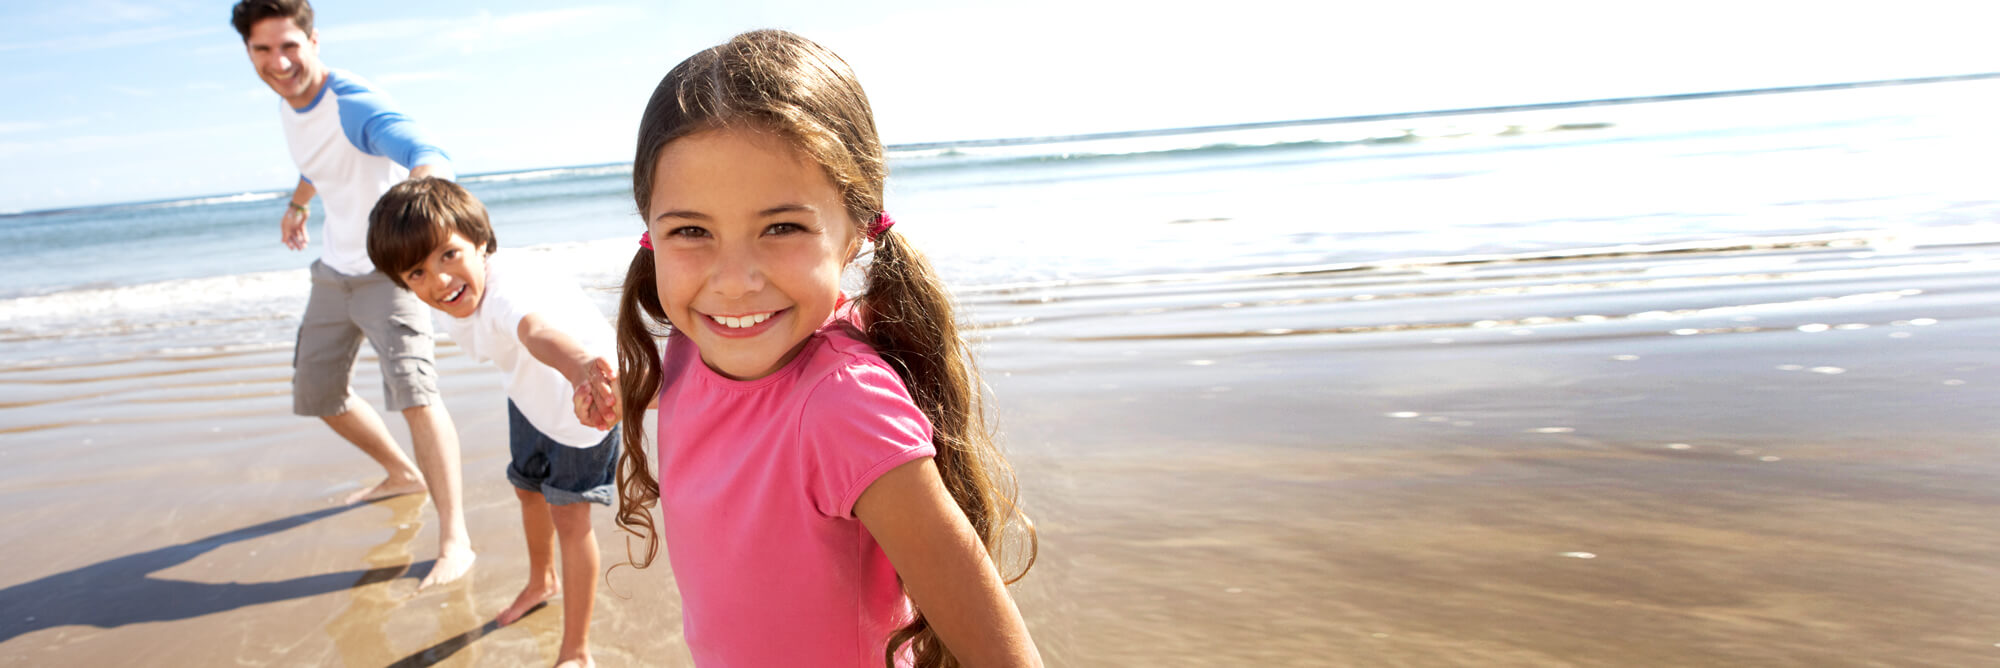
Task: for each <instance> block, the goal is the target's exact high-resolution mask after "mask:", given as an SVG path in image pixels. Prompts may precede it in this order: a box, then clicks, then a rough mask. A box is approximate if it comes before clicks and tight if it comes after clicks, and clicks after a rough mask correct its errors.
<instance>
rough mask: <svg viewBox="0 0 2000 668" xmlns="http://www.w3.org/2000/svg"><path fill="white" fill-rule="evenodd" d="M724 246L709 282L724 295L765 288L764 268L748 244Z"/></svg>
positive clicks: (717, 257) (730, 295) (735, 295)
mask: <svg viewBox="0 0 2000 668" xmlns="http://www.w3.org/2000/svg"><path fill="white" fill-rule="evenodd" d="M731 246H732V247H727V248H723V249H722V251H721V252H720V253H718V254H717V256H716V262H715V275H714V276H713V277H712V278H711V280H710V282H709V284H710V285H711V286H713V288H714V289H715V291H716V292H718V293H721V294H722V296H724V297H741V296H744V295H748V294H753V293H755V292H757V291H758V290H762V289H763V288H764V268H763V263H762V261H761V260H759V259H758V257H757V253H756V251H755V250H753V249H751V248H750V247H749V245H748V244H734V245H731Z"/></svg>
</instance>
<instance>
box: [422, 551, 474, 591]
mask: <svg viewBox="0 0 2000 668" xmlns="http://www.w3.org/2000/svg"><path fill="white" fill-rule="evenodd" d="M478 556H479V555H476V554H473V553H472V548H469V547H468V548H459V549H455V550H445V551H444V552H443V553H441V554H439V555H438V558H437V563H434V564H432V565H431V572H430V573H429V574H427V575H425V576H424V581H423V582H419V583H417V591H423V590H426V589H430V588H431V587H434V586H437V585H441V584H451V583H453V582H456V581H458V579H459V578H461V577H465V574H466V573H469V572H471V571H472V560H473V559H474V558H476V557H478Z"/></svg>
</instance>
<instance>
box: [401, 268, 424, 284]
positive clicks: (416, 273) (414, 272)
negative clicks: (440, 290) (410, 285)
mask: <svg viewBox="0 0 2000 668" xmlns="http://www.w3.org/2000/svg"><path fill="white" fill-rule="evenodd" d="M423 277H424V270H422V269H411V270H410V273H409V275H407V276H404V277H403V278H404V279H407V280H411V281H414V280H417V279H419V278H423Z"/></svg>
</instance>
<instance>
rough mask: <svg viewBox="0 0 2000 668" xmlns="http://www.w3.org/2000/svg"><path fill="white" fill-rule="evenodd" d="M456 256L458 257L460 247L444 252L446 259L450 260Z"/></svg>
mask: <svg viewBox="0 0 2000 668" xmlns="http://www.w3.org/2000/svg"><path fill="white" fill-rule="evenodd" d="M456 257H458V249H456V248H453V249H451V250H448V251H445V252H444V259H447V260H450V259H453V258H456Z"/></svg>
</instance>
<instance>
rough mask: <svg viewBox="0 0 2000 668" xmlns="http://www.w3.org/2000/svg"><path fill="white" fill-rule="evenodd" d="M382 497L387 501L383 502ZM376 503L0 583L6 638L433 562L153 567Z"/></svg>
mask: <svg viewBox="0 0 2000 668" xmlns="http://www.w3.org/2000/svg"><path fill="white" fill-rule="evenodd" d="M378 503H379V502H378ZM365 505H369V504H356V505H349V506H339V507H334V508H327V509H324V510H315V511H312V512H309V513H301V514H298V515H293V516H291V517H285V518H281V519H276V520H271V521H269V522H265V523H263V524H257V525H254V526H248V527H244V528H241V529H236V530H234V531H228V532H224V533H219V534H215V535H213V536H209V537H206V538H200V539H197V540H193V541H189V542H186V543H182V544H180V545H173V546H169V547H163V548H160V549H157V550H152V551H148V552H141V553H138V554H132V555H127V556H123V557H119V558H116V559H112V560H110V561H102V562H98V563H95V564H91V565H89V566H84V567H82V568H78V569H75V570H71V571H65V572H62V573H56V574H54V575H50V576H48V577H44V578H41V579H39V580H33V581H30V582H24V583H22V584H18V585H15V586H12V587H8V588H6V589H0V643H4V642H6V641H8V640H12V639H14V638H16V637H19V636H21V635H25V634H28V633H33V632H35V631H40V630H42V629H48V628H55V627H59V626H71V625H88V626H95V627H98V628H115V627H119V626H124V625H126V624H137V623H142V622H163V621H175V620H182V619H191V618H194V617H200V616H203V615H208V614H213V613H217V612H224V611H228V610H234V609H236V608H241V607H244V606H249V605H257V604H260V603H271V602H275V601H282V600H287V599H294V598H302V597H307V596H315V595H319V594H324V593H328V592H334V591H340V590H343V589H349V588H353V587H359V586H364V585H368V584H372V583H376V582H382V581H385V580H390V579H394V578H396V577H398V576H400V575H403V574H404V573H405V572H406V571H416V570H422V569H427V568H428V567H429V565H430V564H429V563H426V564H423V565H421V568H419V567H418V565H409V566H393V567H385V568H374V569H366V570H353V571H342V572H338V573H325V574H321V575H307V576H303V577H298V578H293V579H290V580H279V581H275V582H249V583H242V582H230V583H220V584H218V583H208V582H188V581H184V580H164V579H159V578H155V577H153V575H152V574H153V573H155V572H158V571H161V570H165V569H167V568H171V567H173V566H177V565H180V564H183V563H186V562H188V561H190V560H192V559H194V558H195V557H198V556H201V555H202V554H204V553H207V552H208V551H210V550H213V549H215V548H218V547H221V546H224V545H228V544H230V543H235V542H240V541H245V540H251V539H254V538H260V537H263V536H268V535H271V534H275V533H278V532H281V531H286V530H289V529H292V528H294V527H298V526H301V525H305V524H308V523H311V522H314V521H317V520H321V519H325V518H328V517H332V516H334V515H338V514H340V513H344V512H347V511H349V510H353V509H355V508H359V507H362V506H365Z"/></svg>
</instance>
